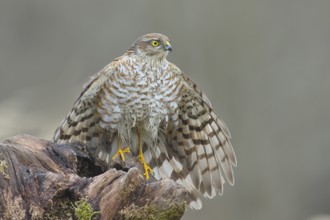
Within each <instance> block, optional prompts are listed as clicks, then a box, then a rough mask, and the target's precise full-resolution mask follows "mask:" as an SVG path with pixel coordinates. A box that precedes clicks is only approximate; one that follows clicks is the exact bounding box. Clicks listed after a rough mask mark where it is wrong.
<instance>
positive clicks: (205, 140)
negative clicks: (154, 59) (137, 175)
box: [147, 65, 237, 209]
mask: <svg viewBox="0 0 330 220" xmlns="http://www.w3.org/2000/svg"><path fill="white" fill-rule="evenodd" d="M171 68H172V69H173V71H174V72H176V74H177V77H180V78H181V79H182V80H181V83H182V86H181V91H180V93H179V95H180V96H181V101H180V102H179V108H178V116H177V117H172V118H171V117H170V120H169V121H168V124H167V125H166V128H170V129H167V130H166V129H164V132H163V133H162V134H160V141H159V144H158V148H156V150H155V153H154V155H150V156H149V158H150V157H153V158H154V160H151V159H150V160H151V163H152V165H153V167H154V171H155V173H156V176H158V175H159V176H160V177H170V178H172V179H174V180H176V181H178V182H181V183H182V184H184V185H186V186H187V187H188V188H190V189H191V192H192V193H193V194H194V191H198V192H200V193H202V194H203V195H204V196H205V197H209V198H212V197H214V196H215V195H216V193H217V192H218V193H220V194H222V191H223V184H224V182H225V181H224V178H223V173H224V175H225V176H226V178H227V180H228V182H229V183H230V184H234V174H233V166H236V164H237V161H236V156H235V153H234V150H233V148H232V145H231V143H230V141H229V140H230V133H229V130H228V128H227V126H226V125H225V124H224V122H223V121H222V120H221V119H220V118H219V117H218V116H217V115H216V113H215V112H214V111H213V109H212V108H211V104H210V101H209V99H208V98H207V96H206V95H205V93H203V92H202V91H201V90H200V89H199V87H198V86H197V85H196V84H195V83H194V82H193V81H192V80H191V79H190V78H189V77H188V76H187V75H185V74H184V73H182V72H181V71H180V70H179V69H178V68H177V67H176V66H174V65H172V66H171ZM161 145H165V146H161ZM164 147H165V148H166V150H165V151H164V150H163V149H164ZM147 153H149V152H147ZM150 154H151V153H150ZM193 197H194V200H195V201H191V204H190V206H191V207H192V208H194V209H199V208H201V202H200V200H199V199H198V198H197V197H196V194H195V195H194V196H193Z"/></svg>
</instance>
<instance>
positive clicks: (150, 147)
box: [53, 33, 237, 209]
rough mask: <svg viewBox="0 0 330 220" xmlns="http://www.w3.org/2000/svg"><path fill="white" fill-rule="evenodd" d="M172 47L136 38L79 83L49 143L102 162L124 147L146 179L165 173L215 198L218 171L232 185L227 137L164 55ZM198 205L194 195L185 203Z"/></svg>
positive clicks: (153, 38)
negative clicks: (79, 148) (73, 147)
mask: <svg viewBox="0 0 330 220" xmlns="http://www.w3.org/2000/svg"><path fill="white" fill-rule="evenodd" d="M171 51H172V46H171V44H170V41H169V38H168V37H167V36H165V35H162V34H158V33H149V34H145V35H143V36H141V37H140V38H138V39H137V40H136V41H135V42H134V43H133V44H132V45H131V46H130V47H129V48H128V50H127V51H126V52H125V53H124V54H123V55H122V56H120V57H118V58H116V59H114V60H113V61H112V62H111V63H110V64H108V65H107V66H105V67H104V68H103V69H102V70H101V71H99V72H98V73H96V74H95V75H93V76H92V77H91V78H90V80H89V81H88V82H87V83H86V84H85V85H84V89H83V91H82V93H81V94H80V96H79V97H78V99H77V100H76V102H75V103H74V105H73V108H72V110H71V111H70V112H69V114H68V115H67V116H66V118H65V119H64V120H63V121H62V123H61V125H60V126H59V128H58V129H57V130H56V132H55V135H54V137H53V141H54V142H55V143H59V144H64V143H73V142H82V143H84V144H86V145H87V146H88V150H89V151H90V152H92V153H93V154H94V155H95V156H96V158H98V160H99V161H101V162H103V163H104V164H110V162H111V161H112V160H114V159H116V158H117V157H118V158H119V159H120V160H122V161H125V154H127V153H130V154H131V155H133V156H136V158H137V160H138V161H139V162H140V163H141V164H142V167H143V172H144V176H145V178H146V179H149V177H150V175H153V176H154V177H155V178H156V179H162V178H171V179H173V180H174V181H177V182H179V183H181V184H183V185H184V186H185V187H186V188H187V189H188V190H189V191H190V192H191V194H194V195H199V194H202V195H203V196H204V197H208V198H213V197H214V196H215V195H216V194H217V193H219V194H222V191H223V184H224V182H225V180H224V179H225V178H224V176H225V177H226V179H227V180H228V182H229V183H230V184H234V175H233V166H236V164H237V161H236V156H235V153H234V150H233V148H232V145H231V143H230V141H229V140H230V137H231V136H230V133H229V130H228V128H227V126H226V125H225V123H224V122H223V121H222V119H221V118H220V117H218V116H217V114H216V113H215V112H214V111H213V109H212V106H211V103H210V100H209V99H208V98H207V96H206V95H205V94H204V93H203V92H202V91H201V89H200V88H199V87H198V86H197V85H196V84H195V83H194V82H193V81H192V80H191V79H190V78H189V77H188V76H187V75H186V74H185V73H183V72H182V71H181V70H180V69H179V68H178V67H177V66H176V65H174V64H173V63H171V62H169V61H167V59H166V57H167V55H168V54H169V52H171ZM118 158H117V159H118ZM201 205H202V204H201V200H200V199H199V196H196V198H195V199H194V201H191V202H190V207H191V208H193V209H200V208H201Z"/></svg>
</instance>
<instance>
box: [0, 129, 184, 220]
mask: <svg viewBox="0 0 330 220" xmlns="http://www.w3.org/2000/svg"><path fill="white" fill-rule="evenodd" d="M102 170H104V168H103V167H101V166H99V165H96V163H95V162H94V159H93V157H92V156H91V155H89V153H88V152H87V151H85V150H84V146H82V145H56V144H54V143H52V142H50V141H47V140H42V139H39V138H36V137H32V136H28V135H20V136H15V137H11V138H7V139H5V140H3V141H1V142H0V219H79V218H80V219H85V218H86V219H107V220H108V219H180V218H181V217H182V215H183V213H184V211H185V210H186V205H185V204H186V201H187V200H188V198H189V195H188V192H187V191H186V190H185V189H184V188H183V187H182V186H181V185H178V184H176V183H175V182H173V181H172V180H162V181H155V180H154V181H152V180H151V181H146V180H145V178H144V177H143V175H142V174H141V172H140V170H139V167H138V165H137V166H132V168H130V169H123V170H125V171H123V170H118V169H110V170H107V171H105V172H103V171H102ZM126 171H127V172H126ZM82 216H85V217H82Z"/></svg>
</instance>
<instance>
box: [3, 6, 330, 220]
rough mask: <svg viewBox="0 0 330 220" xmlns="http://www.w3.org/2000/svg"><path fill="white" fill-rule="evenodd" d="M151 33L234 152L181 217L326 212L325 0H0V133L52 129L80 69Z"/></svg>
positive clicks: (256, 217)
mask: <svg viewBox="0 0 330 220" xmlns="http://www.w3.org/2000/svg"><path fill="white" fill-rule="evenodd" d="M148 32H160V33H164V34H166V35H168V36H169V37H170V39H171V41H172V45H173V47H174V51H173V53H172V54H170V55H169V58H168V59H169V60H170V61H172V62H174V63H175V64H176V65H178V66H179V67H180V68H181V69H182V70H183V71H185V72H186V73H188V74H189V75H190V77H191V78H193V79H194V80H195V81H196V82H198V84H199V85H200V87H201V88H203V90H204V91H205V92H206V93H207V94H208V96H209V98H210V99H211V100H212V102H213V106H214V109H215V110H216V112H217V113H218V114H219V115H220V116H221V117H222V118H223V119H224V121H225V122H226V123H227V125H228V126H229V128H230V130H231V133H232V136H233V138H232V143H233V145H234V147H235V150H236V154H237V157H238V167H237V168H236V169H235V173H236V185H235V186H234V187H230V186H229V185H228V184H226V185H225V192H224V196H222V197H220V196H218V197H216V198H215V199H213V200H204V202H203V206H204V207H203V209H202V210H201V211H198V212H195V211H191V210H189V211H188V212H187V213H186V214H185V216H184V219H185V220H188V219H192V220H194V219H196V220H197V219H226V220H231V219H232V220H237V219H239V220H240V219H249V220H250V219H251V220H265V219H267V220H278V219H289V220H291V219H293V220H295V219H297V220H298V219H312V218H313V216H320V219H321V218H322V219H323V217H324V215H327V214H330V147H329V144H330V132H329V131H330V129H329V126H330V114H329V113H330V102H329V99H330V98H329V96H330V1H328V0H314V1H308V0H251V1H246V0H218V1H209V0H204V1H201V0H181V1H177V0H167V1H151V0H149V1H148V0H140V1H123V0H118V1H109V0H94V1H87V0H72V1H67V0H57V1H46V0H25V1H19V0H10V1H6V0H0V138H1V139H2V138H5V137H9V136H12V135H16V134H23V133H27V134H31V135H35V136H38V137H41V138H45V139H50V138H51V137H52V134H53V132H54V130H55V128H56V127H57V126H58V125H59V123H60V122H61V120H62V119H63V118H64V116H65V115H66V114H67V112H68V111H69V110H70V109H71V106H72V104H73V102H74V101H75V99H76V98H77V97H78V95H79V93H80V91H81V90H82V85H83V84H84V82H86V81H87V80H88V77H89V76H90V75H92V74H94V73H96V72H97V71H98V70H100V69H101V68H102V67H103V66H105V65H106V64H107V63H108V62H110V61H111V60H112V59H114V58H115V57H117V56H120V55H121V54H122V53H123V52H125V50H126V49H127V48H128V47H129V46H130V44H131V43H132V42H133V41H135V39H137V38H138V37H139V36H140V35H142V34H145V33H148ZM322 216H323V217H322ZM315 219H318V218H315Z"/></svg>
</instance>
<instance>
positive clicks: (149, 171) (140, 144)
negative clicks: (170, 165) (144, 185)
mask: <svg viewBox="0 0 330 220" xmlns="http://www.w3.org/2000/svg"><path fill="white" fill-rule="evenodd" d="M137 133H138V147H139V161H140V162H141V163H142V165H143V169H144V174H143V175H145V177H146V179H147V180H148V179H149V173H152V169H151V167H150V166H149V165H148V164H147V163H146V161H145V160H144V156H143V152H142V138H141V130H140V128H137Z"/></svg>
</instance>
